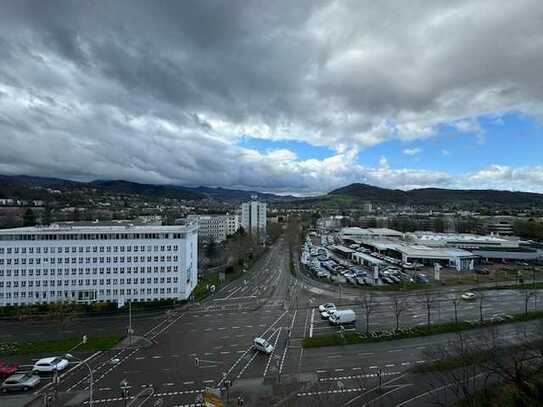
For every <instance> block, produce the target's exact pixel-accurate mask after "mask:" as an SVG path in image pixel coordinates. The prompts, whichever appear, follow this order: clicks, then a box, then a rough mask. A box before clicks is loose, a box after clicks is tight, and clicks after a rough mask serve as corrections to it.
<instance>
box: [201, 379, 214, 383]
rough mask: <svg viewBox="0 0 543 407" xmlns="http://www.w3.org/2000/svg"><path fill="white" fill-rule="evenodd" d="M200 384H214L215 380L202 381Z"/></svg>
mask: <svg viewBox="0 0 543 407" xmlns="http://www.w3.org/2000/svg"><path fill="white" fill-rule="evenodd" d="M202 383H215V380H211V379H209V380H202Z"/></svg>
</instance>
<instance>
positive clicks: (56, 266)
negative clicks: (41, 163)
mask: <svg viewBox="0 0 543 407" xmlns="http://www.w3.org/2000/svg"><path fill="white" fill-rule="evenodd" d="M197 264H198V225H197V223H196V222H188V223H187V224H185V225H180V226H131V225H126V226H62V227H61V226H59V225H52V226H50V227H26V228H16V229H5V230H0V306H6V305H24V304H42V303H51V302H60V301H66V302H84V303H90V302H127V301H135V302H136V301H152V300H163V299H177V300H185V299H187V298H189V296H190V295H191V293H192V290H193V289H194V288H195V287H196V284H197V278H198V268H197Z"/></svg>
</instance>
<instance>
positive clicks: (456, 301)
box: [451, 296, 460, 325]
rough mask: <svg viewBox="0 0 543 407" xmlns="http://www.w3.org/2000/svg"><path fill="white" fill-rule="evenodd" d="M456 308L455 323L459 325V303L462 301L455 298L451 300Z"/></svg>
mask: <svg viewBox="0 0 543 407" xmlns="http://www.w3.org/2000/svg"><path fill="white" fill-rule="evenodd" d="M451 301H452V304H453V307H454V323H455V324H456V325H458V302H459V301H460V300H459V298H458V297H456V296H455V297H453V299H452V300H451Z"/></svg>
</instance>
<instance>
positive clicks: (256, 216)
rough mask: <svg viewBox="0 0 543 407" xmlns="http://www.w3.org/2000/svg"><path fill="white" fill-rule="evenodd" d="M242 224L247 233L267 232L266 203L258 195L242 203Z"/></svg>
mask: <svg viewBox="0 0 543 407" xmlns="http://www.w3.org/2000/svg"><path fill="white" fill-rule="evenodd" d="M241 226H243V229H245V231H246V232H247V233H257V232H259V233H265V232H266V203H265V202H259V201H257V200H256V197H253V199H252V200H251V201H250V202H244V203H242V204H241Z"/></svg>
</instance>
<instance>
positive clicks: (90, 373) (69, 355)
mask: <svg viewBox="0 0 543 407" xmlns="http://www.w3.org/2000/svg"><path fill="white" fill-rule="evenodd" d="M64 357H65V358H66V359H71V360H75V361H78V362H80V363H83V364H84V365H85V366H86V367H87V369H89V407H92V382H93V380H92V369H91V367H90V366H89V364H88V363H87V362H86V361H84V360H81V359H79V358H76V357H75V356H74V355H72V354H70V353H67V354H66V355H64Z"/></svg>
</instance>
